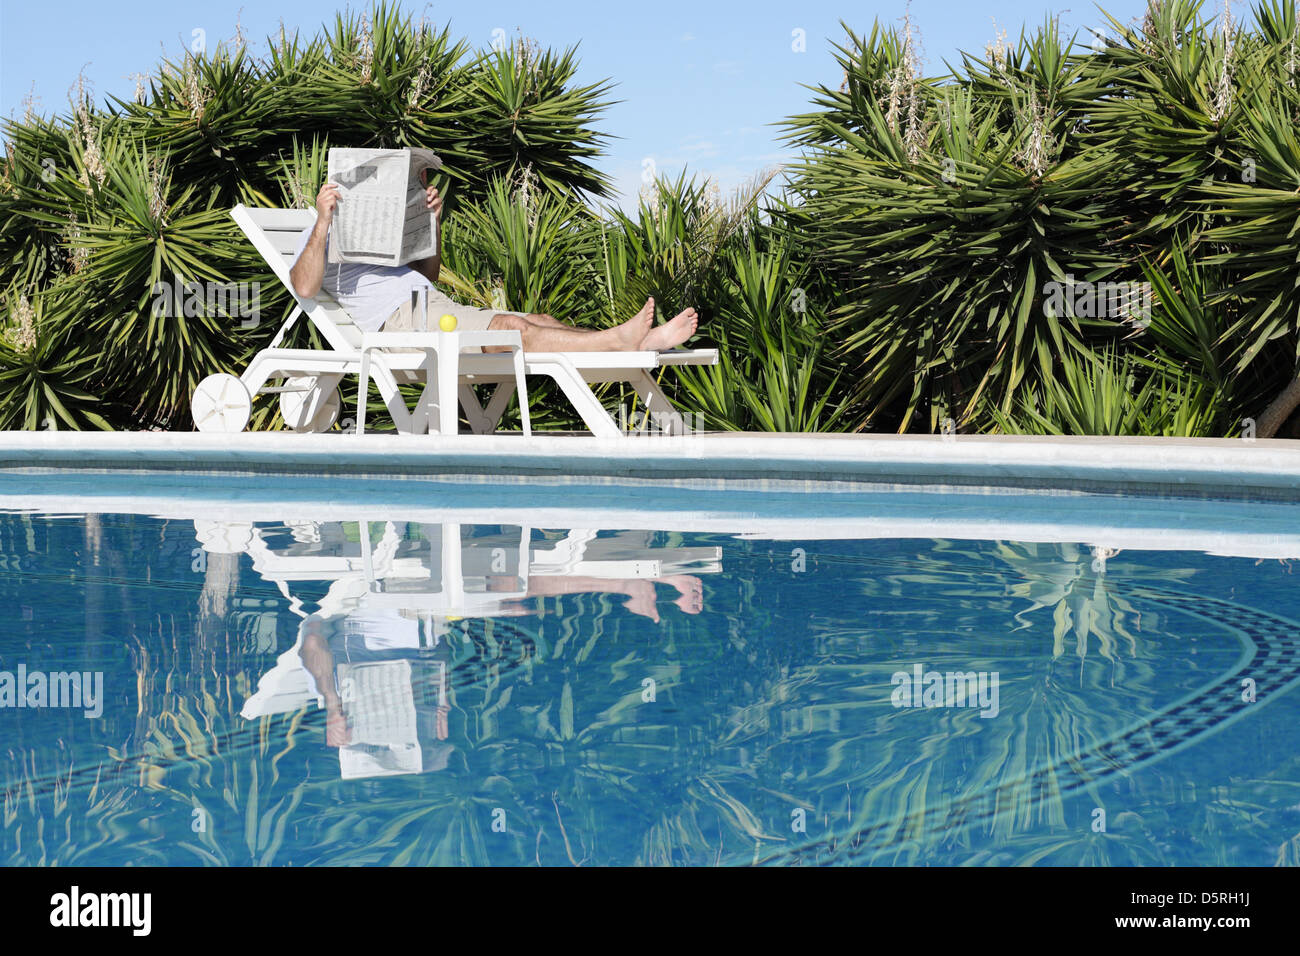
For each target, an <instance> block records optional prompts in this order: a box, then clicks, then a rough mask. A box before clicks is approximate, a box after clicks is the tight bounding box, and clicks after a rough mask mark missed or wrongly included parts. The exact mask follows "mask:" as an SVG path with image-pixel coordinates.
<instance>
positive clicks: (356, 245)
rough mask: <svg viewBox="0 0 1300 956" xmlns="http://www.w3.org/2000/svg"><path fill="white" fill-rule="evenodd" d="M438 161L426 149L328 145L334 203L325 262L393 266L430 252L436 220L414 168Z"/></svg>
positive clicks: (432, 165) (434, 165)
mask: <svg viewBox="0 0 1300 956" xmlns="http://www.w3.org/2000/svg"><path fill="white" fill-rule="evenodd" d="M441 165H442V161H441V160H440V159H439V158H438V157H437V156H436V155H434V153H432V152H431V151H429V150H427V149H331V150H330V151H329V181H330V182H332V183H337V184H338V187H339V204H338V206H337V207H336V208H335V212H334V223H333V226H332V229H331V232H330V243H329V261H330V262H364V263H369V264H371V265H378V266H398V265H405V264H406V263H408V262H411V261H413V260H415V259H424V258H427V257H429V256H431V255H433V253H434V250H435V249H436V248H437V228H438V223H437V217H436V216H435V215H434V213H433V211H432V210H431V209H428V208H426V207H425V204H424V186H422V185H421V184H420V173H421V172H422V171H423V170H425V169H437V168H439V167H440V166H441Z"/></svg>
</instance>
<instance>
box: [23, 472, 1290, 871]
mask: <svg viewBox="0 0 1300 956" xmlns="http://www.w3.org/2000/svg"><path fill="white" fill-rule="evenodd" d="M0 506H3V507H4V508H5V511H4V512H3V513H0V621H2V622H3V629H2V630H0V703H2V704H4V706H3V707H0V733H3V737H4V740H5V741H6V745H5V747H4V748H3V751H2V752H0V788H2V789H3V792H4V826H3V831H2V836H0V841H2V844H0V845H2V847H3V850H2V853H0V859H2V860H3V862H5V863H7V864H11V865H13V864H50V863H56V862H57V863H63V864H86V865H123V864H128V863H133V864H157V865H195V864H231V865H248V864H355V863H397V864H474V865H508V864H536V863H540V864H544V865H570V864H574V863H581V864H587V865H600V864H698V865H712V864H723V865H748V864H754V863H759V864H772V865H783V864H852V865H857V864H881V865H885V864H940V865H948V864H1000V865H1007V864H1067V865H1073V864H1084V865H1160V866H1164V865H1171V864H1190V865H1206V864H1208V865H1219V864H1237V865H1272V864H1276V863H1288V864H1289V863H1295V862H1296V861H1297V857H1298V856H1300V729H1298V728H1300V719H1298V718H1300V688H1298V687H1297V684H1298V683H1300V626H1298V625H1297V624H1296V623H1295V622H1296V621H1298V620H1300V596H1298V595H1297V590H1296V587H1295V582H1296V578H1295V576H1294V574H1293V567H1294V562H1293V559H1294V558H1296V557H1300V507H1297V506H1296V505H1295V504H1293V503H1291V502H1288V501H1258V500H1241V499H1236V500H1229V499H1226V498H1219V497H1214V496H1203V495H1202V496H1185V497H1172V496H1145V497H1143V496H1135V495H1123V494H1103V493H1095V492H1089V491H1077V490H1074V491H1065V490H1058V491H1054V492H1043V491H1028V490H1015V489H1006V488H1002V489H995V488H989V487H965V488H954V487H946V488H933V487H920V486H918V487H895V486H889V487H884V486H868V485H863V484H852V483H850V484H842V483H841V484H835V485H829V484H828V485H826V486H812V485H810V484H809V483H807V482H796V483H791V484H790V485H788V486H780V485H776V484H764V485H761V486H760V485H758V484H755V483H750V484H737V483H732V484H730V485H728V484H726V483H717V484H714V485H709V486H703V485H695V486H692V485H691V483H689V482H681V483H677V484H667V485H655V486H653V487H650V486H648V485H647V484H645V483H642V484H636V483H629V482H627V481H620V480H618V479H614V478H611V479H609V480H607V481H603V482H595V481H586V482H570V481H560V480H554V481H551V480H545V479H532V480H529V481H526V482H525V481H523V480H518V481H513V482H512V481H508V480H504V479H502V478H501V477H500V476H495V477H492V476H452V477H443V478H441V479H439V480H426V481H414V480H403V481H396V480H394V481H386V482H385V481H378V480H376V479H374V478H371V477H366V476H354V477H346V476H334V477H331V478H330V479H329V480H328V481H325V480H323V479H321V478H319V477H313V476H310V475H303V476H299V477H298V478H296V479H293V480H286V479H285V478H284V477H283V476H264V477H257V476H245V477H243V478H241V479H240V480H239V481H233V480H231V479H230V478H229V477H228V476H222V475H211V474H209V475H202V474H194V473H188V472H183V471H182V472H178V471H171V472H149V473H142V474H136V475H122V474H115V473H112V472H109V471H105V472H102V473H89V472H76V473H73V472H67V471H59V470H51V471H48V472H46V473H42V474H33V473H26V474H19V473H8V474H5V475H3V476H0ZM5 675H9V677H8V679H7V680H8V684H7V685H6V676H5ZM73 675H76V677H77V679H75V680H74V679H73ZM20 678H21V680H20ZM6 686H9V687H10V696H9V697H8V698H5V697H4V693H5V687H6ZM20 686H21V687H22V688H25V690H26V695H25V696H23V695H22V694H21V693H19V688H20ZM37 689H39V693H37ZM19 697H23V699H22V702H21V703H22V706H19Z"/></svg>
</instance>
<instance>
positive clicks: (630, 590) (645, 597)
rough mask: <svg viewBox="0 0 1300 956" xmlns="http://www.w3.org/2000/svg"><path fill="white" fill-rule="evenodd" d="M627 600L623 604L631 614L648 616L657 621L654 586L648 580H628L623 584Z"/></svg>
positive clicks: (657, 612) (657, 610) (657, 609)
mask: <svg viewBox="0 0 1300 956" xmlns="http://www.w3.org/2000/svg"><path fill="white" fill-rule="evenodd" d="M624 593H625V594H626V595H627V602H626V603H625V604H624V605H623V606H624V607H625V608H627V609H628V610H629V611H631V612H632V613H633V614H640V615H641V616H642V617H648V618H650V620H652V621H654V622H655V623H656V624H658V623H659V608H657V607H655V586H654V585H653V584H651V583H650V582H649V581H628V582H627V583H626V584H625V586H624Z"/></svg>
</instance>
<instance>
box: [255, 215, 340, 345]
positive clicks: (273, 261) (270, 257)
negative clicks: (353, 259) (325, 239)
mask: <svg viewBox="0 0 1300 956" xmlns="http://www.w3.org/2000/svg"><path fill="white" fill-rule="evenodd" d="M230 215H231V217H232V218H233V219H234V220H235V222H236V223H238V224H239V228H240V229H242V230H243V232H244V235H246V236H247V237H248V241H249V242H251V243H252V244H253V246H254V248H256V249H257V251H258V253H260V254H261V256H262V258H263V259H265V260H266V263H267V265H269V266H270V267H271V269H272V270H273V271H274V272H275V275H276V278H278V279H279V280H280V281H281V282H282V283H284V287H285V288H286V289H288V290H289V294H290V295H292V296H293V298H294V301H296V302H297V303H298V305H299V306H301V307H302V310H303V312H304V313H306V315H307V317H308V318H309V319H311V321H312V324H313V325H315V326H316V328H317V329H318V330H319V331H320V333H321V335H323V336H324V337H325V340H326V341H327V342H329V344H330V345H331V346H332V347H333V348H335V349H339V350H342V351H351V350H355V349H357V348H359V347H360V346H361V330H360V329H358V328H357V326H356V324H355V323H354V322H353V321H352V317H351V316H350V315H348V314H347V312H345V311H343V308H342V307H341V306H340V305H339V304H338V303H337V302H335V301H334V299H333V298H332V297H331V296H330V295H329V293H327V292H325V291H324V290H321V291H320V292H318V293H317V294H316V296H315V298H311V299H304V298H303V297H302V296H300V295H298V293H297V292H295V291H294V290H293V283H292V282H290V281H289V269H290V267H291V266H292V265H293V258H294V252H295V251H296V250H297V248H298V239H299V238H300V237H301V236H302V231H303V230H304V229H310V228H311V226H312V224H313V223H315V222H316V210H314V209H273V208H254V207H252V206H245V205H243V204H242V203H241V204H240V205H238V206H236V207H235V208H234V209H232V210H230Z"/></svg>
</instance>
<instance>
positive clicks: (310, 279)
mask: <svg viewBox="0 0 1300 956" xmlns="http://www.w3.org/2000/svg"><path fill="white" fill-rule="evenodd" d="M338 203H339V187H338V186H336V185H335V184H334V183H326V184H325V185H324V186H322V187H321V189H320V193H319V194H318V195H317V196H316V213H317V216H316V225H315V226H313V227H312V230H311V237H310V238H309V239H308V240H307V245H306V246H304V247H303V250H302V255H300V256H299V257H298V261H297V262H295V263H294V264H293V268H292V269H290V270H289V281H290V282H292V283H293V290H294V291H295V292H297V293H298V294H299V295H300V296H302V297H303V298H304V299H310V298H311V297H312V296H314V295H315V294H316V293H317V292H319V291H320V284H321V280H322V279H324V278H325V237H326V236H327V235H329V230H330V223H331V222H333V220H334V209H335V208H336V207H337V206H338Z"/></svg>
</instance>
